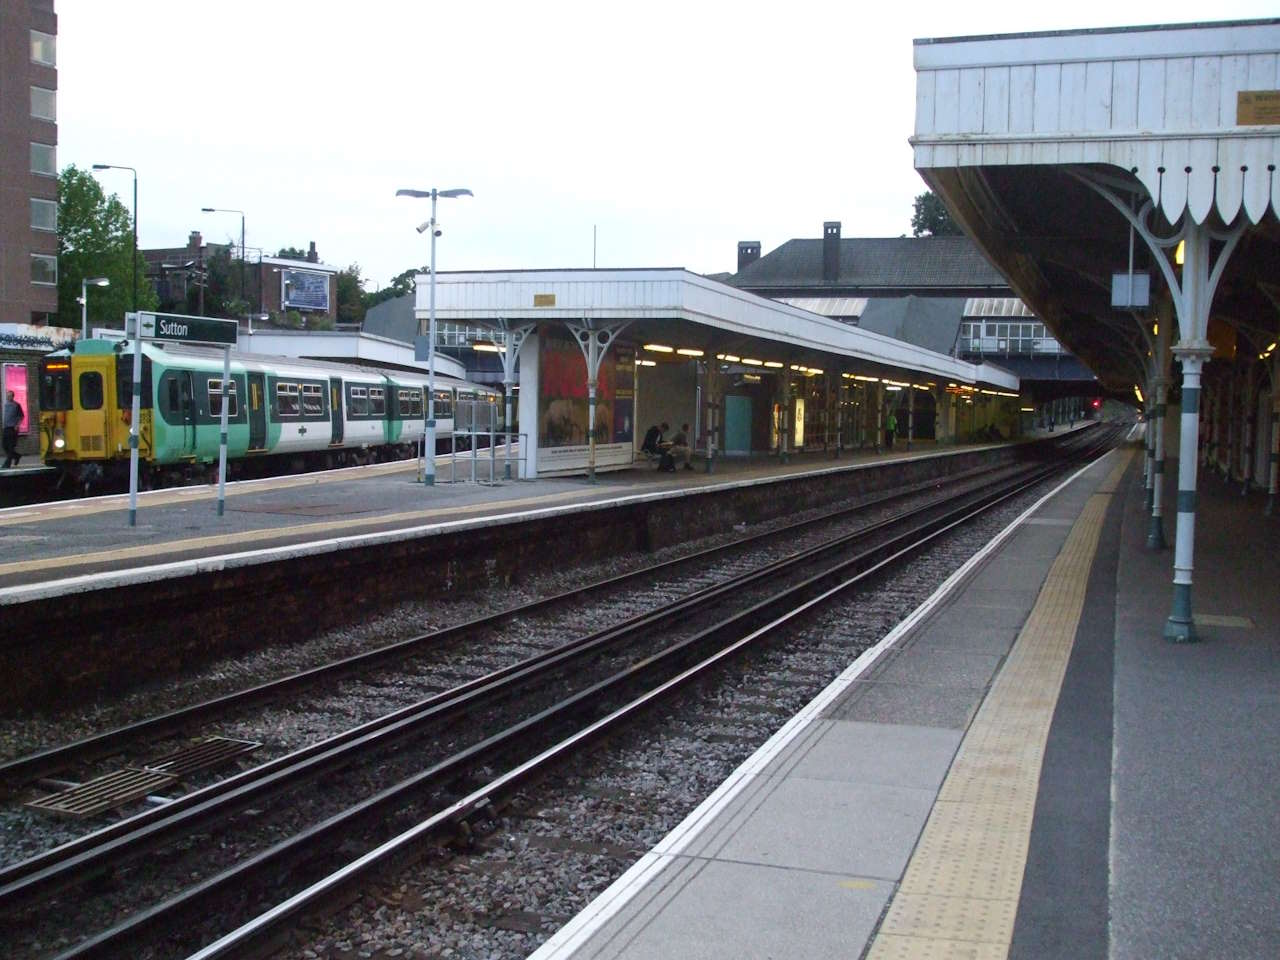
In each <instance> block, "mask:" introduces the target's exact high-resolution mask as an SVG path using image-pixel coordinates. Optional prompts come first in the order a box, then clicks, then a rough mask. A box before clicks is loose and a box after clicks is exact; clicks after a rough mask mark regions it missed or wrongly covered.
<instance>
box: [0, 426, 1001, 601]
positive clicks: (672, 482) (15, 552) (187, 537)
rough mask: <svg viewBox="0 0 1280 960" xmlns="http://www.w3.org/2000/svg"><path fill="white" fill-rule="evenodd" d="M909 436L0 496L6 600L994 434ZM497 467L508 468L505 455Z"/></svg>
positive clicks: (932, 448) (0, 589)
mask: <svg viewBox="0 0 1280 960" xmlns="http://www.w3.org/2000/svg"><path fill="white" fill-rule="evenodd" d="M904 446H905V445H903V444H899V447H898V449H896V450H893V451H881V452H879V453H877V452H875V451H874V450H871V449H868V450H866V451H844V452H843V453H842V455H841V457H840V458H839V459H835V458H834V455H833V452H829V451H821V450H818V451H813V452H805V453H799V454H794V453H793V454H791V455H790V457H789V461H788V462H787V463H785V464H783V463H780V462H779V461H778V459H777V457H770V456H752V457H722V458H718V459H717V460H716V461H715V462H714V464H713V469H712V472H707V470H706V463H705V461H704V460H703V459H701V458H699V457H695V458H694V460H693V467H694V469H692V470H683V469H682V470H678V471H676V472H675V473H666V472H659V471H657V470H656V469H655V467H656V464H654V463H652V462H641V463H637V464H636V465H635V466H634V467H633V468H631V469H627V470H617V471H608V472H600V473H598V474H597V478H596V482H594V483H589V482H588V481H587V479H586V478H585V477H581V476H578V477H563V478H539V479H537V480H531V481H524V480H507V481H500V482H498V483H497V484H493V485H490V484H486V483H473V482H457V483H455V482H451V478H452V477H453V468H452V466H451V464H450V460H449V458H448V457H443V456H442V457H440V458H439V460H438V462H437V473H436V483H435V484H434V485H433V486H430V487H428V486H425V485H424V484H423V483H422V482H421V480H420V478H419V466H418V462H417V461H412V460H407V461H398V462H393V463H382V464H374V465H370V466H363V467H351V468H346V469H341V470H329V471H323V472H317V473H307V474H301V475H295V476H284V477H274V478H270V479H265V480H250V481H242V482H236V483H228V484H227V485H226V498H225V501H224V511H223V514H222V515H221V516H218V515H217V510H216V505H217V486H216V484H214V485H201V486H190V487H175V488H169V489H163V490H155V491H146V492H142V493H140V494H139V495H138V511H137V522H136V525H134V526H129V524H128V513H129V510H128V500H129V498H128V495H127V494H113V495H109V496H100V497H89V498H84V499H79V500H64V501H57V502H51V503H43V504H32V505H29V506H21V507H11V508H8V509H0V602H4V601H5V600H6V599H10V598H14V597H15V596H16V594H15V591H19V593H20V595H21V596H22V597H24V598H29V597H30V594H31V590H30V589H29V588H32V587H45V588H48V589H49V590H50V591H54V590H56V588H54V587H51V586H50V585H52V584H58V583H64V582H71V581H75V585H76V586H77V588H78V587H79V586H82V584H83V578H85V577H90V576H94V575H97V574H102V573H110V574H112V575H113V576H114V577H115V578H116V579H117V580H119V581H122V582H123V578H126V577H127V575H128V573H129V571H133V570H142V569H144V568H146V569H148V570H152V571H154V570H155V568H157V566H159V565H165V564H170V565H179V564H182V563H187V562H192V561H195V560H201V561H205V562H208V561H209V560H210V559H211V558H219V557H227V556H232V555H234V556H235V557H236V558H237V562H252V560H253V557H254V555H255V554H263V555H265V554H267V553H268V552H270V551H279V550H281V549H284V548H288V549H290V550H291V551H293V553H294V554H295V555H298V556H303V555H306V554H307V553H308V551H312V550H320V549H324V550H330V549H333V547H334V544H335V543H340V542H347V541H351V542H354V541H355V540H357V539H362V540H363V542H368V541H369V538H371V537H377V536H379V535H393V534H394V535H395V536H401V537H403V536H412V535H415V534H425V533H427V532H430V531H431V530H433V529H434V530H438V529H441V528H444V527H446V526H448V525H451V524H452V525H457V524H460V523H468V522H480V521H484V520H486V519H490V518H499V517H510V516H512V515H515V514H527V515H529V516H534V515H537V513H538V512H539V511H544V512H545V511H557V510H559V511H564V512H572V511H574V510H580V509H583V508H585V507H586V506H588V505H591V504H601V503H609V502H613V503H617V502H621V501H624V500H626V499H627V498H645V497H653V498H659V497H668V496H671V495H672V494H673V493H674V492H678V491H679V490H682V489H708V488H715V487H717V486H724V485H742V484H749V483H752V482H757V481H762V480H767V479H768V478H771V477H777V476H784V475H800V474H807V473H816V472H821V471H824V470H842V469H848V468H850V467H856V466H858V465H872V464H874V465H880V466H882V465H885V464H890V463H892V462H894V461H895V460H897V461H900V460H906V459H910V458H915V457H926V456H946V455H949V454H951V453H960V452H964V453H968V452H973V451H975V450H982V449H983V448H984V447H983V446H982V445H956V446H952V445H948V446H945V447H942V448H939V447H937V446H936V445H935V444H933V443H932V442H917V443H916V444H915V445H914V447H913V449H912V450H909V451H908V450H906V449H904ZM479 454H480V459H481V461H482V463H481V471H482V472H481V476H484V477H487V476H488V475H489V473H488V469H487V457H486V456H485V454H484V451H480V452H479ZM470 463H471V461H470V458H469V457H467V456H465V455H460V457H459V460H458V476H459V477H461V478H466V477H469V476H470V475H471V474H470V470H471V467H470ZM516 467H518V464H516V465H514V466H513V472H518V471H516ZM494 475H495V476H498V477H502V475H503V460H502V459H501V456H499V457H498V459H497V464H496V469H495V470H494ZM175 570H177V568H176V567H175ZM178 572H180V571H178ZM175 575H177V574H176V573H175ZM51 595H52V594H51Z"/></svg>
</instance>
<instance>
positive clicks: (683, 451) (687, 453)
mask: <svg viewBox="0 0 1280 960" xmlns="http://www.w3.org/2000/svg"><path fill="white" fill-rule="evenodd" d="M667 452H668V453H670V454H671V469H672V470H674V469H675V468H676V467H675V465H676V463H678V462H679V461H681V460H683V461H684V468H685V469H686V470H692V469H693V463H692V462H691V461H692V459H693V448H691V447H690V446H689V425H688V424H687V423H684V424H681V425H680V429H679V431H678V432H677V433H676V435H675V436H674V437H672V438H671V446H670V448H669V449H668V451H667Z"/></svg>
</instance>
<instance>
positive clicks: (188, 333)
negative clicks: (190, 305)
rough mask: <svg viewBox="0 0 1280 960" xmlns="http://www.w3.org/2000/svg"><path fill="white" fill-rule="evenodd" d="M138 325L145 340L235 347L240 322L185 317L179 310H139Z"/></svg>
mask: <svg viewBox="0 0 1280 960" xmlns="http://www.w3.org/2000/svg"><path fill="white" fill-rule="evenodd" d="M138 327H139V330H140V331H141V336H142V339H143V340H172V341H174V342H176V343H211V344H217V345H219V346H235V344H236V338H237V336H238V335H239V333H240V324H239V323H237V322H236V321H235V320H215V319H213V318H212V317H186V316H183V315H182V314H178V313H139V314H138Z"/></svg>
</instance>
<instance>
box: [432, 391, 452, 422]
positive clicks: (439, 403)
mask: <svg viewBox="0 0 1280 960" xmlns="http://www.w3.org/2000/svg"><path fill="white" fill-rule="evenodd" d="M435 396H436V401H435V415H436V419H437V420H441V419H447V418H449V417H452V416H453V393H452V392H450V391H448V390H437V391H436V394H435Z"/></svg>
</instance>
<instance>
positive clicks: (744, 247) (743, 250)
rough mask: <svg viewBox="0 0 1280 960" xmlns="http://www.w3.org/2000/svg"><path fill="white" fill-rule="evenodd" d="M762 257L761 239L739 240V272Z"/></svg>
mask: <svg viewBox="0 0 1280 960" xmlns="http://www.w3.org/2000/svg"><path fill="white" fill-rule="evenodd" d="M759 259H760V241H759V240H739V241H738V272H739V273H741V272H742V271H743V270H745V269H746V268H747V267H749V266H751V265H752V264H753V263H755V262H756V261H757V260H759Z"/></svg>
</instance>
